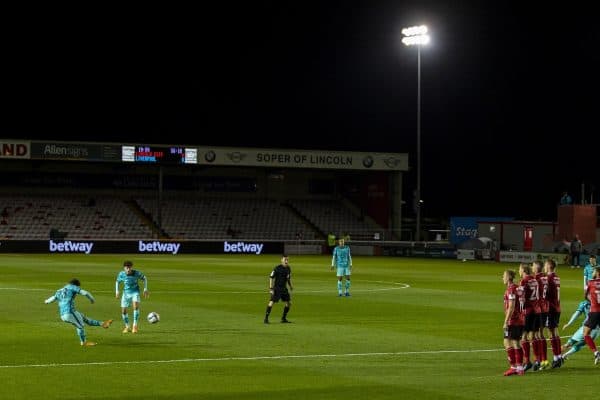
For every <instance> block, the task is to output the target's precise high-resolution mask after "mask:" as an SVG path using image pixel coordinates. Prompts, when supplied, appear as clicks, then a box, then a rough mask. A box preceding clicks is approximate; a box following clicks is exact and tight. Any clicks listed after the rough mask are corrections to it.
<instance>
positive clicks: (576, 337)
mask: <svg viewBox="0 0 600 400" xmlns="http://www.w3.org/2000/svg"><path fill="white" fill-rule="evenodd" d="M598 333H600V329H599V328H596V329H593V330H592V331H591V332H590V336H591V337H592V339H594V340H596V338H597V337H598ZM567 345H569V346H573V347H575V346H577V345H581V346H585V339H584V338H583V326H582V327H580V328H579V329H577V331H575V333H574V334H573V336H571V337H570V338H569V340H567Z"/></svg>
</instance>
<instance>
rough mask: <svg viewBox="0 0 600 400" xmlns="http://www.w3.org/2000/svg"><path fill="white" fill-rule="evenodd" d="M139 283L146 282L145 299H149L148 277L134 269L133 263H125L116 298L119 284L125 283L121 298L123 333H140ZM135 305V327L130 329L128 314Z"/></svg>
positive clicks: (117, 284)
mask: <svg viewBox="0 0 600 400" xmlns="http://www.w3.org/2000/svg"><path fill="white" fill-rule="evenodd" d="M138 281H144V297H146V298H148V296H150V293H149V292H148V279H146V276H145V275H144V274H143V273H142V272H141V271H138V270H135V269H133V263H132V262H131V261H125V262H124V263H123V271H121V272H119V275H117V281H116V283H115V297H116V298H117V299H118V298H119V284H120V283H121V282H123V296H122V297H121V316H122V318H123V322H124V323H125V328H124V329H123V333H128V332H132V333H138V321H139V319H140V302H141V298H140V286H139V285H138ZM132 304H133V327H132V328H129V314H127V308H128V307H130V306H131V305H132Z"/></svg>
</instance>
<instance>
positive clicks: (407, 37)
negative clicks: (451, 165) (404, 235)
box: [402, 25, 430, 241]
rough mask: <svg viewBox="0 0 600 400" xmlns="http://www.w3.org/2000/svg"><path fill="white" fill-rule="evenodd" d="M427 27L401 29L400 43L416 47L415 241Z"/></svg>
mask: <svg viewBox="0 0 600 400" xmlns="http://www.w3.org/2000/svg"><path fill="white" fill-rule="evenodd" d="M427 32H428V31H427V26H425V25H420V26H411V27H409V28H404V29H402V35H403V36H404V37H403V38H402V43H404V44H405V45H407V46H417V191H416V196H415V197H416V204H417V205H416V207H417V210H416V212H417V226H416V228H415V240H416V241H419V239H420V236H421V203H422V200H421V46H424V45H426V44H427V43H429V40H430V38H429V35H428V34H427Z"/></svg>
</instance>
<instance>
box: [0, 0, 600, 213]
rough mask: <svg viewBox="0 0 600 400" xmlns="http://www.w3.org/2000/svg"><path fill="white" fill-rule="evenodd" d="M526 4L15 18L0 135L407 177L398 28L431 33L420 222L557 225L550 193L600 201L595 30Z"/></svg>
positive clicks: (576, 15)
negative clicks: (282, 151) (315, 153)
mask: <svg viewBox="0 0 600 400" xmlns="http://www.w3.org/2000/svg"><path fill="white" fill-rule="evenodd" d="M488 3H489V4H488ZM524 3H525V2H518V3H517V2H514V4H513V3H510V2H504V1H502V2H500V1H498V2H487V1H477V2H475V1H474V2H466V1H452V2H449V1H444V2H441V1H440V2H427V1H418V2H417V1H410V2H403V1H377V0H373V1H293V2H292V1H288V2H286V1H283V2H268V1H263V2H252V4H251V5H249V4H248V5H244V6H237V5H236V4H235V3H229V4H221V5H219V6H207V5H202V6H198V7H199V8H198V9H189V10H187V9H158V8H157V9H152V10H149V9H144V10H68V11H69V13H70V14H62V13H61V11H60V10H56V9H52V10H37V11H36V12H37V15H31V14H23V13H22V12H21V13H16V14H15V15H13V16H12V18H9V19H11V20H13V21H14V27H12V26H11V27H10V28H8V27H7V28H3V29H4V36H5V37H4V38H5V42H6V43H7V45H6V48H5V51H4V54H3V64H4V66H3V67H4V70H5V72H4V73H3V74H2V79H1V84H2V97H3V100H4V101H3V103H4V106H3V116H2V120H1V121H0V129H1V134H0V137H3V138H24V139H52V140H77V141H87V140H89V141H107V142H146V143H165V144H198V145H213V146H252V147H270V148H298V149H323V150H342V151H343V150H348V151H380V152H399V153H409V157H410V161H411V165H412V166H413V167H414V166H415V160H416V159H415V156H416V137H417V134H416V120H417V118H416V110H417V50H416V48H414V47H411V48H409V47H406V46H404V45H403V44H402V43H401V42H400V40H401V37H402V35H401V33H400V31H401V29H402V28H403V27H406V26H412V25H420V24H427V25H428V27H429V29H430V36H431V38H432V42H431V44H430V45H429V46H428V47H424V48H423V49H422V50H421V60H422V66H421V73H422V81H421V83H422V87H421V96H422V101H421V112H422V116H421V123H422V126H421V137H422V153H421V154H422V163H423V164H422V165H423V168H422V190H423V194H422V198H423V199H424V202H425V203H424V208H423V216H424V217H427V216H451V215H482V216H512V217H516V218H523V219H543V220H549V219H554V218H555V205H556V203H557V202H558V199H559V197H560V195H561V192H562V191H564V190H568V191H569V192H570V193H571V194H572V195H573V196H574V198H575V200H576V201H578V202H579V201H580V199H581V195H580V193H581V184H582V183H585V185H586V198H587V200H588V201H589V198H590V195H591V194H592V193H593V196H594V197H593V200H594V202H597V201H598V197H599V196H600V191H599V190H598V189H596V188H595V187H594V186H598V187H600V182H598V173H597V172H598V170H599V168H598V165H599V164H600V157H599V154H600V153H599V151H598V148H597V147H598V146H597V145H598V144H600V140H599V139H598V136H599V130H598V125H597V121H598V116H597V114H598V112H599V110H598V108H599V107H598V106H599V102H598V92H599V90H600V78H599V75H598V74H599V71H600V55H599V40H598V39H600V37H599V36H600V35H599V34H598V23H597V21H595V20H594V19H593V18H594V17H595V14H594V13H593V12H592V11H591V10H589V9H586V8H585V7H582V6H579V5H578V4H577V3H575V2H571V3H568V4H563V3H561V4H560V6H558V5H548V4H544V6H543V8H542V7H539V6H537V7H534V6H529V5H525V6H524V5H523V4H524ZM586 7H587V6H586ZM44 11H48V12H49V13H50V14H46V13H45V12H44ZM65 11H67V10H65ZM73 12H75V13H76V14H77V15H76V16H75V17H73V16H72V15H73V14H72V13H73ZM49 15H50V17H49ZM65 15H68V16H65ZM273 136H274V137H273ZM415 176H416V174H415V170H414V169H413V170H411V171H409V172H408V173H407V174H406V175H405V184H404V188H403V190H404V196H405V200H407V202H408V201H410V193H412V190H413V189H414V185H415ZM592 188H593V190H594V192H591V191H592Z"/></svg>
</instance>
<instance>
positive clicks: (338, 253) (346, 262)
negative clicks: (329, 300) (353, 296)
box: [331, 238, 352, 297]
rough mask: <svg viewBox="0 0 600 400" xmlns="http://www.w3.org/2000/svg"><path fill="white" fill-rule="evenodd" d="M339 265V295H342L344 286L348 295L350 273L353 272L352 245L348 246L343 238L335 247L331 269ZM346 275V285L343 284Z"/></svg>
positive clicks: (337, 273)
mask: <svg viewBox="0 0 600 400" xmlns="http://www.w3.org/2000/svg"><path fill="white" fill-rule="evenodd" d="M335 267H337V272H336V275H337V279H338V282H337V289H338V296H340V297H342V286H345V294H346V297H348V296H350V275H351V274H352V254H350V247H348V246H346V241H345V240H344V239H343V238H342V239H340V240H339V241H338V245H337V246H335V248H334V249H333V257H332V258H331V270H332V271H333V269H334V268H335ZM344 277H346V283H345V285H342V279H343V278H344Z"/></svg>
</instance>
